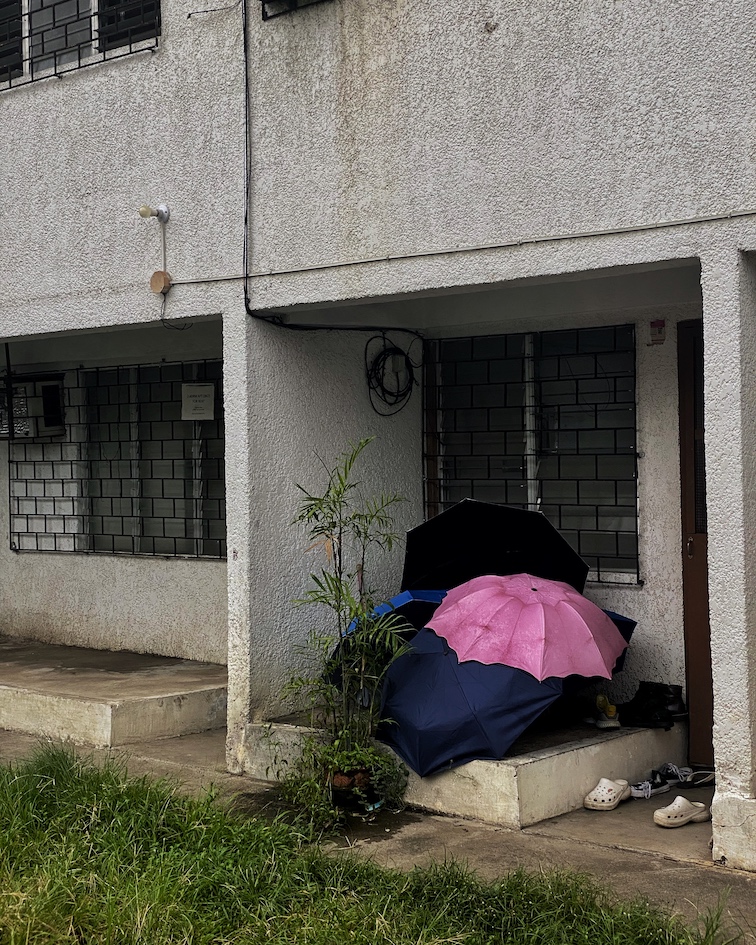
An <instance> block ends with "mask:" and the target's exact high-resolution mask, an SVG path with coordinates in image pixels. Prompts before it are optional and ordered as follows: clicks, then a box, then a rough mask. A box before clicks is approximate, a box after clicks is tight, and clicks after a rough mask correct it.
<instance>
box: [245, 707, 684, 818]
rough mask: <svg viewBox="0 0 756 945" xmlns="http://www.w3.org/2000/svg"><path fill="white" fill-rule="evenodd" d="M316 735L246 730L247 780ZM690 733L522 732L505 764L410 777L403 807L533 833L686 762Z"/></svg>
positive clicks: (268, 773) (274, 728)
mask: <svg viewBox="0 0 756 945" xmlns="http://www.w3.org/2000/svg"><path fill="white" fill-rule="evenodd" d="M312 731H314V730H313V729H307V728H305V727H303V726H298V725H291V724H286V723H264V724H259V725H250V726H248V728H247V755H246V764H245V770H246V772H247V774H249V775H251V776H252V777H254V778H259V779H260V780H274V779H275V776H276V773H277V772H278V771H281V770H285V766H286V760H287V759H288V758H292V757H295V755H296V752H297V749H298V745H299V744H300V740H301V738H302V736H303V735H305V734H307V733H308V732H312ZM687 734H688V733H687V725H686V724H685V723H684V722H683V723H676V724H675V725H674V727H673V728H672V729H670V731H668V732H665V731H664V730H662V729H648V728H624V729H613V730H608V731H600V730H597V729H595V728H592V727H590V726H588V725H585V726H569V727H564V728H560V729H554V730H552V731H539V732H537V733H533V734H528V733H525V734H524V735H523V736H521V737H520V739H518V741H516V742H515V743H514V745H513V746H512V748H511V749H510V751H509V753H508V756H507V757H506V758H503V759H501V760H500V761H471V762H469V763H468V764H465V765H461V766H460V767H458V768H454V769H452V770H451V771H444V772H441V773H439V774H434V775H430V776H429V777H425V778H420V777H418V776H417V775H416V774H414V773H412V772H411V773H410V780H409V786H408V789H407V794H406V801H407V803H408V804H409V805H411V806H413V807H416V808H420V809H422V810H426V811H432V812H435V813H441V814H447V815H452V816H457V817H469V818H472V819H475V820H482V821H486V822H487V823H490V824H500V825H503V826H507V827H517V828H523V827H528V826H530V825H532V824H536V823H540V822H541V821H544V820H547V819H549V818H552V817H558V816H559V815H561V814H566V813H569V812H570V811H577V810H582V809H583V798H584V797H585V795H586V794H587V793H588V792H589V791H590V790H592V788H594V787H595V786H596V784H597V783H598V781H599V779H600V778H602V777H606V778H624V779H626V780H628V781H630V782H631V783H633V782H636V781H641V780H643V779H644V778H646V777H648V774H649V772H650V771H651V769H652V768H659V767H660V766H661V765H663V764H664V763H665V762H668V761H671V762H674V763H675V764H680V765H683V764H686V763H687V760H686V759H687ZM659 806H660V807H663V806H664V805H663V804H660V805H659Z"/></svg>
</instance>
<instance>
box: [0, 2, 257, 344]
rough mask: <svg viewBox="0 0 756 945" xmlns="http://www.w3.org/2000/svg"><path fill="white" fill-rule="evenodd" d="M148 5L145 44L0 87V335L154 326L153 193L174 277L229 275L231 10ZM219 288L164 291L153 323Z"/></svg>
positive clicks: (156, 237) (208, 299) (235, 140)
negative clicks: (162, 212)
mask: <svg viewBox="0 0 756 945" xmlns="http://www.w3.org/2000/svg"><path fill="white" fill-rule="evenodd" d="M201 7H203V5H202V4H194V3H191V2H186V0H167V2H163V3H162V4H161V11H162V23H163V35H162V36H161V38H160V44H159V48H158V50H157V51H156V52H155V53H149V52H147V53H139V54H135V55H132V56H128V57H126V58H123V59H118V60H114V61H111V62H108V63H102V64H98V65H94V66H92V67H90V68H86V69H83V70H80V71H75V72H71V73H67V74H66V75H65V76H64V77H63V78H61V79H55V78H53V79H48V80H43V81H40V82H34V83H32V84H30V85H25V86H19V87H17V88H11V89H6V90H0V108H1V109H2V115H3V119H2V120H3V148H2V149H0V181H1V182H2V192H3V200H2V201H1V202H0V232H2V233H3V245H2V249H1V250H0V335H2V336H4V337H7V336H24V335H30V334H36V333H39V332H48V331H56V330H57V331H67V330H72V329H77V328H87V327H99V326H104V325H116V324H118V325H128V324H133V323H135V322H146V321H155V320H156V319H157V318H158V317H159V316H160V315H161V299H160V297H157V296H154V295H152V293H151V292H150V290H149V278H150V276H151V274H152V273H153V271H155V270H157V269H160V268H162V249H161V240H160V227H159V224H158V223H157V221H156V220H154V219H152V220H142V219H141V218H140V217H139V216H138V215H137V210H138V208H139V207H140V206H141V205H142V204H144V203H148V204H151V205H152V206H156V205H157V204H159V203H166V204H168V206H169V207H170V210H171V219H170V222H169V223H168V225H167V228H166V236H167V265H168V270H169V272H170V273H171V275H172V276H173V278H174V279H175V280H180V279H196V278H199V277H202V276H204V275H208V274H212V275H217V274H218V273H219V272H220V271H222V272H227V271H229V270H232V271H233V272H235V273H237V274H238V272H239V271H240V270H241V259H242V236H243V216H244V173H243V162H244V133H243V104H244V100H243V94H242V89H243V84H244V83H243V70H242V41H241V33H240V30H241V20H240V15H239V10H238V8H232V9H231V10H229V11H226V12H225V13H223V12H221V13H214V14H206V15H198V16H192V17H191V19H189V18H188V17H187V14H188V13H190V12H191V11H192V10H193V9H195V8H201ZM222 288H223V287H218V286H215V285H211V286H200V285H189V286H180V287H178V286H177V287H176V288H175V289H173V290H172V292H171V294H170V296H169V297H168V298H167V300H166V307H165V312H164V313H162V314H165V316H166V317H167V318H176V317H189V316H196V315H206V314H209V313H212V312H215V313H217V312H221V311H223V308H224V300H223V297H222Z"/></svg>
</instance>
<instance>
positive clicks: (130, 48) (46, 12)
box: [0, 0, 160, 85]
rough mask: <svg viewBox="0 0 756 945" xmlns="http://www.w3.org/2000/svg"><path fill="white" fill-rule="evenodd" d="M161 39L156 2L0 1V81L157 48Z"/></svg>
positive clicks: (42, 75)
mask: <svg viewBox="0 0 756 945" xmlns="http://www.w3.org/2000/svg"><path fill="white" fill-rule="evenodd" d="M159 35H160V2H159V0H0V83H8V84H9V85H21V84H24V83H27V82H33V81H35V80H37V79H43V78H47V77H48V76H50V75H61V74H63V73H65V72H70V71H72V70H74V69H81V68H83V67H85V66H89V65H93V64H94V63H96V62H102V61H104V60H106V59H117V58H120V57H122V56H128V55H130V54H131V53H135V52H140V51H142V50H147V49H155V48H156V47H157V38H158V36H159Z"/></svg>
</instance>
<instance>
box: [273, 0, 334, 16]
mask: <svg viewBox="0 0 756 945" xmlns="http://www.w3.org/2000/svg"><path fill="white" fill-rule="evenodd" d="M323 2H324V0H261V5H262V18H263V19H264V20H272V19H273V18H274V17H277V16H282V15H283V14H284V13H293V12H294V11H295V10H301V9H302V8H303V7H311V6H313V5H314V4H316V3H323Z"/></svg>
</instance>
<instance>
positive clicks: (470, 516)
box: [402, 499, 588, 593]
mask: <svg viewBox="0 0 756 945" xmlns="http://www.w3.org/2000/svg"><path fill="white" fill-rule="evenodd" d="M521 573H526V574H535V575H536V576H537V577H542V578H547V579H548V580H552V581H564V582H565V583H566V584H570V585H572V587H574V588H575V590H577V591H580V592H581V593H582V592H583V588H584V587H585V579H586V578H587V576H588V565H587V564H586V563H585V561H583V559H582V558H581V557H580V555H579V554H578V553H577V552H576V551H575V550H574V549H573V548H572V547H571V545H570V544H569V543H568V542H567V541H566V539H565V538H563V537H562V536H561V535H560V534H559V532H558V531H557V530H556V528H554V526H553V525H552V524H551V522H550V521H549V520H548V519H547V518H546V516H545V515H543V514H542V513H541V512H530V511H528V510H527V509H518V508H515V507H514V506H511V505H492V504H491V503H489V502H479V501H478V500H476V499H463V500H462V501H461V502H458V503H457V504H456V505H453V506H452V507H451V508H449V509H446V511H444V512H441V513H440V515H436V516H435V517H434V518H432V519H429V520H428V521H427V522H423V524H422V525H418V526H417V527H416V528H413V529H412V530H411V531H409V532H407V549H406V552H405V556H404V574H403V576H402V590H415V589H419V588H444V589H446V590H448V589H449V588H452V587H457V586H458V585H459V584H464V583H465V581H469V580H470V579H471V578H474V577H480V575H482V574H521Z"/></svg>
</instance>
